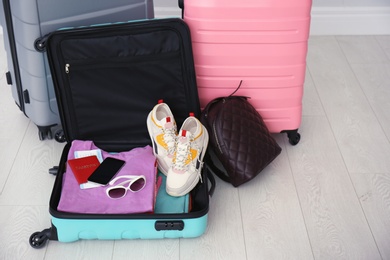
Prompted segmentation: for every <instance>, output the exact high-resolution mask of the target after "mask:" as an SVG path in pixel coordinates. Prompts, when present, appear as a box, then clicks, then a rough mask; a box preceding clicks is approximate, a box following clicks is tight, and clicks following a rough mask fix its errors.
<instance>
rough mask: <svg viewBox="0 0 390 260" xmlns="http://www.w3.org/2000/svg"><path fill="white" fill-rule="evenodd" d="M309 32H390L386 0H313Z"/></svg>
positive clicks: (388, 7) (346, 33) (321, 33)
mask: <svg viewBox="0 0 390 260" xmlns="http://www.w3.org/2000/svg"><path fill="white" fill-rule="evenodd" d="M311 15H312V22H311V31H310V33H311V34H312V35H370V34H375V35H378V34H390V1H389V0H313V7H312V12H311Z"/></svg>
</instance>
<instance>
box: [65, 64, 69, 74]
mask: <svg viewBox="0 0 390 260" xmlns="http://www.w3.org/2000/svg"><path fill="white" fill-rule="evenodd" d="M69 68H70V64H69V63H67V64H65V73H66V74H69Z"/></svg>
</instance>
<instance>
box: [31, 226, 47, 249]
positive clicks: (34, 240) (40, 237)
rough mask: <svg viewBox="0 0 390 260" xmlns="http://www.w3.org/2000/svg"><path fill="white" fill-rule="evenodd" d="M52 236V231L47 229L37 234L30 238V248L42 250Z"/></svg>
mask: <svg viewBox="0 0 390 260" xmlns="http://www.w3.org/2000/svg"><path fill="white" fill-rule="evenodd" d="M50 235H51V229H50V228H48V229H45V230H43V231H41V232H35V233H33V234H32V235H31V236H30V240H29V242H30V246H32V247H33V248H36V249H38V248H42V247H44V246H45V245H46V242H47V240H49V238H50Z"/></svg>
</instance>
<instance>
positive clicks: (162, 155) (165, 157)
mask: <svg viewBox="0 0 390 260" xmlns="http://www.w3.org/2000/svg"><path fill="white" fill-rule="evenodd" d="M146 124H147V127H148V131H149V135H150V139H151V140H152V144H153V153H154V156H156V158H157V162H158V168H159V169H160V171H161V172H162V173H164V174H165V175H167V173H168V169H169V168H170V167H171V164H172V159H173V155H174V152H175V142H176V135H177V126H176V122H175V119H174V117H173V114H172V112H171V109H170V108H169V107H168V105H167V104H165V103H163V102H162V100H161V101H159V104H157V105H155V106H154V108H153V110H152V111H151V112H150V113H149V115H148V118H147V120H146Z"/></svg>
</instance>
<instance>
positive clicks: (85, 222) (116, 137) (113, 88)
mask: <svg viewBox="0 0 390 260" xmlns="http://www.w3.org/2000/svg"><path fill="white" fill-rule="evenodd" d="M41 40H42V42H43V43H44V44H45V45H46V49H47V54H48V59H49V63H50V67H51V71H52V75H53V79H54V87H55V92H56V97H57V101H58V106H59V112H60V118H61V123H62V125H63V129H64V132H65V137H66V140H67V144H66V146H65V148H64V151H63V154H62V157H61V160H60V163H59V166H58V168H56V169H55V171H56V180H55V184H54V187H53V191H52V195H51V198H50V208H49V209H50V214H51V216H52V221H51V227H50V228H48V229H45V230H43V231H40V232H35V233H34V234H32V235H31V237H30V245H31V246H32V247H34V248H40V247H43V246H44V245H45V244H46V242H47V240H58V241H60V242H72V241H77V240H79V239H138V238H141V239H156V238H181V237H183V238H189V237H198V236H200V235H202V234H203V233H204V232H205V230H206V227H207V218H208V208H209V197H210V196H211V194H212V192H213V190H214V188H215V182H214V181H213V178H212V177H211V174H210V176H209V174H207V172H208V169H207V166H206V164H205V166H204V167H203V171H202V180H203V181H201V182H199V183H198V185H197V186H196V187H195V188H194V189H193V190H192V191H191V200H192V202H191V203H192V209H191V211H190V212H188V213H174V214H166V213H164V214H155V213H152V214H151V213H142V214H79V213H69V212H62V211H59V210H58V209H57V207H58V204H59V200H60V197H61V195H62V194H61V192H62V185H63V174H64V172H65V167H66V160H67V155H68V151H69V148H70V145H71V142H72V140H76V139H78V140H92V141H93V142H94V143H95V144H96V145H97V146H98V147H99V148H101V149H103V150H105V151H109V152H121V151H127V150H130V149H133V148H135V147H143V146H145V145H150V144H151V141H150V138H149V135H148V132H147V127H146V118H147V115H148V113H149V112H150V110H151V109H152V108H153V106H154V105H155V104H156V103H157V101H158V100H160V99H163V100H164V102H166V103H167V104H169V106H170V108H171V110H172V112H173V114H174V115H175V119H176V122H177V124H178V127H180V125H181V123H182V122H183V121H184V120H185V118H187V117H188V114H189V113H190V112H193V113H195V116H199V115H200V106H199V99H198V93H197V87H196V80H195V73H194V65H193V57H192V49H191V39H190V34H189V30H188V27H187V25H186V24H185V23H184V22H183V21H182V20H181V19H161V20H157V19H156V20H144V21H137V22H129V23H118V24H112V25H102V26H92V27H84V28H75V29H69V30H61V31H56V32H54V33H52V34H50V35H49V36H48V37H46V38H44V39H41ZM107 93H110V98H107ZM85 100H88V101H89V104H99V102H102V100H103V104H102V103H100V106H102V105H103V106H104V108H105V111H106V113H105V114H102V113H101V110H100V109H99V108H98V107H94V105H89V106H83V105H82V102H83V101H85ZM100 108H101V107H100ZM86 122H88V123H86ZM107 126H109V127H107ZM209 183H211V186H209Z"/></svg>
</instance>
